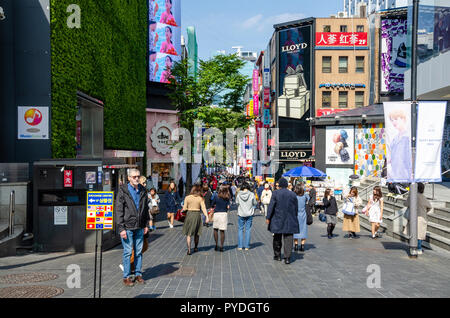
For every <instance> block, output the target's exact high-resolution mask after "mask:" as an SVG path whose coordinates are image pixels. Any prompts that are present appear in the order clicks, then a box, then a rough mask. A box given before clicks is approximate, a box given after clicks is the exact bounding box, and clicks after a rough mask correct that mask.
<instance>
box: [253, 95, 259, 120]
mask: <svg viewBox="0 0 450 318" xmlns="http://www.w3.org/2000/svg"><path fill="white" fill-rule="evenodd" d="M253 114H255V116H258V115H259V96H258V94H255V95H253Z"/></svg>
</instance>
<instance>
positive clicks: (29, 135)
mask: <svg viewBox="0 0 450 318" xmlns="http://www.w3.org/2000/svg"><path fill="white" fill-rule="evenodd" d="M17 115H18V118H17V127H18V132H17V139H48V126H49V111H48V107H35V106H19V107H18V109H17Z"/></svg>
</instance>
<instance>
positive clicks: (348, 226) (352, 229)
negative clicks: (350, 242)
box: [342, 187, 362, 239]
mask: <svg viewBox="0 0 450 318" xmlns="http://www.w3.org/2000/svg"><path fill="white" fill-rule="evenodd" d="M361 205H362V200H361V198H360V197H359V196H358V189H357V188H356V187H352V188H351V189H350V192H349V193H348V195H347V196H346V197H345V204H344V208H343V211H342V212H343V213H344V221H343V224H342V231H344V232H348V236H347V238H349V239H351V238H359V236H357V235H356V233H359V232H360V231H361V228H360V225H359V215H358V212H359V211H358V208H359V207H360V206H361Z"/></svg>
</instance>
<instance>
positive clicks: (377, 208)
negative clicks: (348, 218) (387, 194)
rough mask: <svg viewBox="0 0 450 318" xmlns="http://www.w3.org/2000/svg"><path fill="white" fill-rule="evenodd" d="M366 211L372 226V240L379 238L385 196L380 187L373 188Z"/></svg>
mask: <svg viewBox="0 0 450 318" xmlns="http://www.w3.org/2000/svg"><path fill="white" fill-rule="evenodd" d="M365 210H366V213H367V214H368V215H369V221H370V223H371V225H372V239H376V238H377V237H378V229H379V228H380V224H381V222H382V220H383V194H382V193H381V188H380V187H379V186H376V187H374V188H373V193H372V195H371V196H370V199H369V202H368V203H367V205H366V208H365Z"/></svg>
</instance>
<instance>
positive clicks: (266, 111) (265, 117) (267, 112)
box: [263, 108, 271, 126]
mask: <svg viewBox="0 0 450 318" xmlns="http://www.w3.org/2000/svg"><path fill="white" fill-rule="evenodd" d="M270 117H271V116H270V109H267V108H266V109H264V113H263V124H264V126H269V125H270V121H271V118H270Z"/></svg>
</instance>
